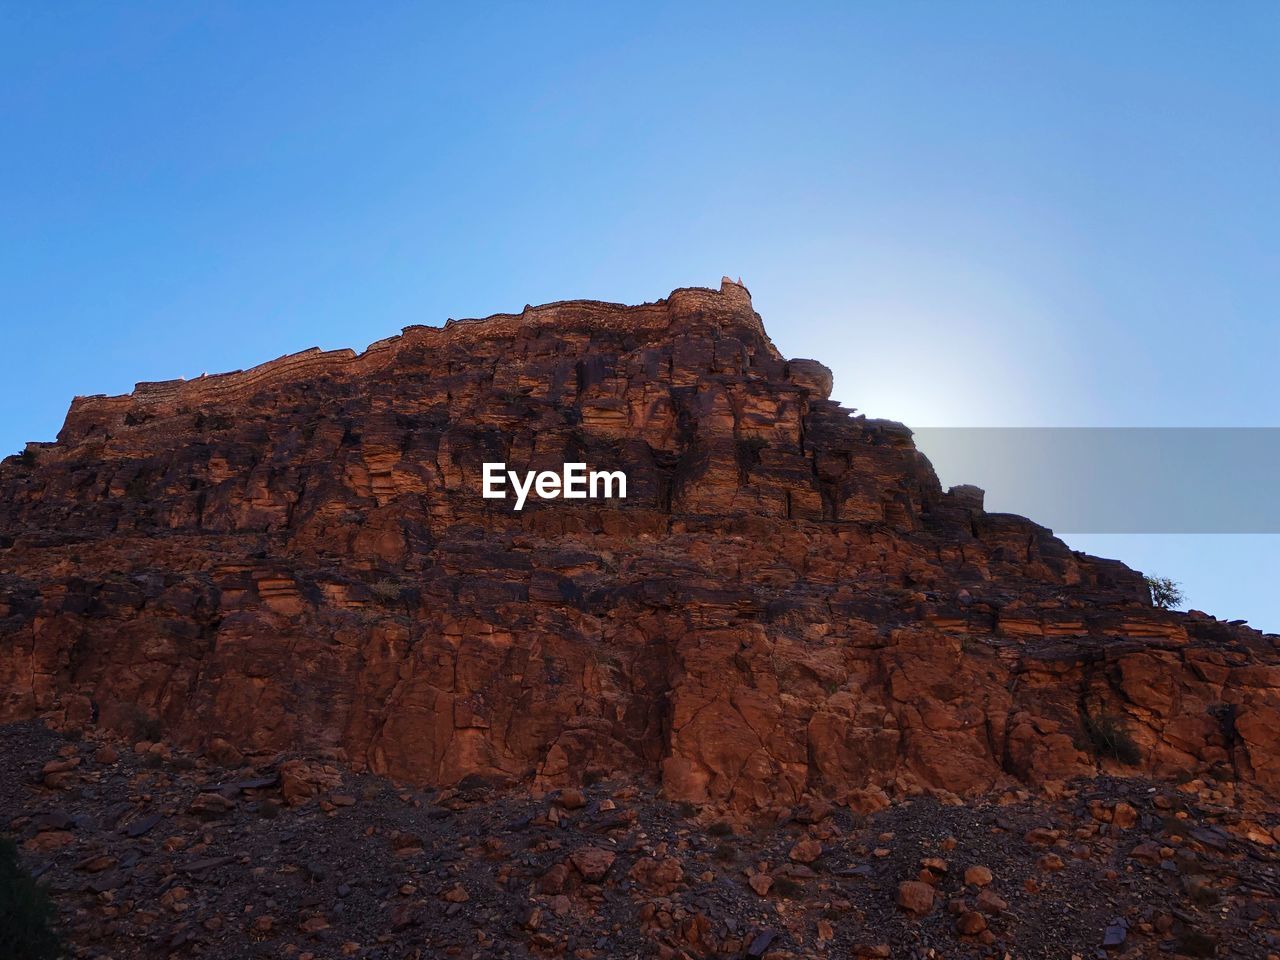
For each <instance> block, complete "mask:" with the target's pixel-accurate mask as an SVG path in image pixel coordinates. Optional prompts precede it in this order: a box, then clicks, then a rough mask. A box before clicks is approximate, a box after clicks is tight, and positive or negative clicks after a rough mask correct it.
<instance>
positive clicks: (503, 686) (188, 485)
mask: <svg viewBox="0 0 1280 960" xmlns="http://www.w3.org/2000/svg"><path fill="white" fill-rule="evenodd" d="M831 386H832V384H831V373H830V371H829V370H827V369H826V368H825V367H824V366H823V365H822V364H820V363H818V362H816V361H813V360H787V359H785V358H784V357H783V356H782V355H781V354H780V353H779V352H778V350H777V349H776V348H775V347H774V345H773V343H772V342H771V341H770V339H769V337H768V335H767V334H766V332H765V329H764V326H763V324H762V322H761V320H760V317H759V316H758V315H757V314H756V313H755V312H754V311H753V309H752V305H751V300H750V297H749V295H748V293H747V291H746V290H745V289H744V288H743V287H741V286H739V285H736V284H733V283H730V282H725V283H723V284H722V285H721V288H720V289H719V290H718V291H717V290H710V289H683V290H677V291H675V292H673V293H672V294H671V295H670V296H669V297H668V298H666V299H665V300H661V301H658V302H657V303H652V304H646V305H643V306H636V307H628V306H621V305H616V304H608V303H597V302H581V301H578V302H565V303H555V304H549V305H546V306H541V307H527V308H526V309H525V310H524V311H523V312H522V313H520V314H518V315H500V316H494V317H489V318H487V319H484V320H472V321H461V322H451V323H450V324H448V325H446V326H445V327H443V328H432V327H410V328H408V329H406V330H405V331H404V332H403V333H402V334H401V335H400V336H397V337H392V338H390V339H387V340H383V341H380V342H378V343H376V344H374V345H372V346H371V347H370V348H369V349H368V350H367V351H365V352H364V353H362V354H359V355H356V354H355V353H353V352H351V351H337V352H332V353H324V352H320V351H314V350H313V351H308V352H304V353H300V354H296V355H293V356H289V357H284V358H282V359H280V360H277V361H274V362H271V363H267V364H264V365H262V366H260V367H257V368H254V369H252V370H248V371H243V372H238V373H231V374H225V375H221V376H212V377H203V378H200V379H198V380H193V381H174V382H168V383H150V384H139V385H138V388H137V389H136V390H135V392H134V393H133V394H131V395H128V396H121V397H83V398H77V399H76V400H75V402H74V403H73V404H72V407H71V410H70V413H69V414H68V417H67V421H66V425H65V426H64V428H63V430H62V432H61V433H60V434H59V436H58V440H57V442H56V443H49V444H33V445H31V446H30V447H29V448H28V450H27V451H26V452H25V453H24V454H23V455H21V456H19V457H11V458H9V459H8V460H6V461H4V464H3V466H0V720H6V721H7V720H15V719H20V718H27V717H32V716H43V717H45V718H46V719H47V720H49V721H50V722H52V723H53V724H55V725H57V726H61V727H64V728H66V727H77V726H79V727H87V726H97V727H99V728H102V729H106V730H109V731H115V732H117V733H119V734H121V735H124V736H127V737H130V738H133V739H145V740H156V739H160V738H164V739H165V740H167V741H169V742H171V743H173V744H175V745H177V746H179V747H182V748H184V749H187V750H192V751H196V752H204V753H205V754H207V755H208V756H211V757H213V758H214V759H216V760H218V761H219V762H225V763H228V764H231V765H238V764H239V763H241V762H242V760H248V761H251V762H252V761H260V762H267V761H269V760H270V759H271V758H273V757H277V756H278V755H280V754H282V753H291V754H302V755H311V756H323V757H327V758H329V759H332V760H339V761H342V762H344V763H345V764H346V766H347V768H348V769H350V770H354V771H356V772H360V771H367V772H371V773H376V774H384V775H388V776H390V777H393V778H396V779H398V780H401V781H404V782H407V783H411V784H416V785H437V786H447V785H453V784H457V783H459V782H460V781H464V780H466V782H468V783H472V784H474V783H477V782H485V783H491V784H500V783H506V782H515V781H530V782H533V783H536V784H538V785H542V786H560V787H564V786H569V785H572V784H576V783H579V782H581V781H582V780H584V779H587V780H592V779H594V778H596V777H597V776H600V775H606V774H625V775H634V776H637V777H639V778H641V779H642V780H648V781H649V782H653V783H656V784H657V785H659V786H660V788H661V790H662V793H663V795H664V796H665V797H667V798H669V799H672V800H677V801H690V802H693V803H696V804H712V805H716V806H721V807H724V808H726V809H730V810H732V811H735V812H737V813H741V814H749V813H758V812H763V811H770V810H774V809H776V808H780V807H783V806H787V805H790V804H794V803H796V802H797V801H799V800H801V799H802V798H823V799H826V800H830V801H834V802H838V803H842V804H847V805H849V806H851V807H853V808H854V809H855V810H863V811H866V810H870V809H876V808H879V807H882V806H884V805H885V804H886V803H887V802H888V801H890V800H892V799H895V798H899V797H905V796H911V795H916V794H920V793H931V794H935V795H938V796H940V797H942V798H943V799H948V798H953V797H956V796H966V795H976V794H982V793H986V792H988V791H991V790H993V789H1002V788H1008V787H1017V786H1019V785H1030V786H1035V787H1045V788H1047V789H1049V790H1051V791H1052V790H1053V789H1055V788H1056V786H1057V784H1058V783H1060V782H1061V781H1064V780H1067V779H1069V778H1073V777H1077V776H1093V775H1095V774H1097V773H1099V772H1110V773H1119V774H1125V775H1127V774H1131V773H1132V774H1144V775H1150V776H1154V777H1157V778H1177V779H1181V780H1186V779H1189V778H1191V777H1195V776H1212V777H1215V778H1217V779H1218V781H1220V782H1222V783H1224V784H1227V785H1228V787H1229V789H1233V790H1235V791H1238V792H1239V795H1240V796H1241V797H1246V798H1248V797H1253V798H1261V799H1265V798H1267V797H1271V798H1274V797H1275V796H1276V795H1277V793H1280V750H1278V749H1277V746H1276V736H1275V731H1276V730H1277V729H1280V655H1278V653H1277V645H1276V638H1275V637H1274V636H1264V635H1262V634H1260V633H1258V632H1256V631H1254V630H1251V629H1249V628H1248V627H1246V626H1243V625H1240V624H1238V623H1237V624H1228V623H1223V622H1219V621H1216V620H1214V619H1212V618H1209V617H1205V616H1188V615H1184V614H1179V613H1173V612H1168V611H1162V610H1158V609H1154V608H1153V607H1152V606H1151V604H1150V601H1149V599H1148V597H1147V593H1146V590H1145V587H1144V585H1143V581H1142V578H1141V577H1140V576H1139V575H1138V574H1137V573H1135V572H1133V571H1131V570H1129V569H1127V568H1126V567H1124V566H1123V565H1122V564H1119V563H1116V562H1114V561H1107V560H1100V559H1097V558H1094V557H1088V556H1084V555H1081V554H1077V553H1073V552H1072V551H1071V550H1070V549H1068V548H1067V547H1066V546H1065V545H1064V544H1063V543H1062V542H1061V541H1060V540H1058V539H1056V538H1055V537H1054V536H1053V535H1052V533H1051V532H1050V531H1049V530H1046V529H1044V528H1042V527H1039V526H1037V525H1036V524H1035V523H1033V522H1031V521H1029V520H1026V519H1023V518H1020V517H1015V516H1008V515H1001V514H992V513H987V512H985V511H984V509H983V505H982V497H981V492H980V491H977V490H976V489H975V488H970V487H960V488H954V489H952V490H943V489H942V488H941V486H940V485H939V482H938V479H937V477H936V475H935V474H934V472H933V470H932V468H931V467H930V465H929V463H928V461H927V460H926V459H925V458H924V457H923V456H922V455H921V454H920V453H919V452H918V451H917V450H916V449H915V447H914V445H913V443H912V438H911V432H910V431H909V430H908V429H906V428H905V427H903V426H902V425H900V424H897V423H892V422H887V421H881V420H870V419H866V418H865V417H861V416H856V415H854V414H853V413H852V412H851V411H849V410H847V409H844V408H842V407H841V406H840V405H839V404H837V403H835V402H833V401H832V400H830V399H829V395H830V391H831ZM850 392H856V390H851V391H850ZM570 461H571V462H585V463H586V464H588V465H589V466H590V467H591V468H593V469H607V470H623V471H625V472H626V474H627V477H628V491H627V492H628V496H627V498H626V499H625V500H610V501H604V500H563V499H556V500H550V499H544V500H539V499H535V498H531V499H530V502H529V504H528V505H526V506H525V508H524V509H523V510H522V511H519V512H516V511H514V510H513V509H512V505H511V503H510V501H502V500H492V499H484V498H482V496H481V469H482V464H483V463H485V462H504V463H506V464H507V465H508V466H510V467H511V468H513V469H519V470H521V471H523V470H528V469H534V470H543V469H550V470H557V471H558V470H559V469H560V467H561V465H562V464H563V463H564V462H570Z"/></svg>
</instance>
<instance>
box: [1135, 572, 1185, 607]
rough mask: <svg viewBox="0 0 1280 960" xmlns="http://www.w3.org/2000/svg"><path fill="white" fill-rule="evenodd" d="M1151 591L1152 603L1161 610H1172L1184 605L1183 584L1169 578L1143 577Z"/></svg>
mask: <svg viewBox="0 0 1280 960" xmlns="http://www.w3.org/2000/svg"><path fill="white" fill-rule="evenodd" d="M1142 579H1144V580H1146V581H1147V589H1148V590H1150V591H1151V602H1152V603H1154V604H1155V605H1156V606H1157V607H1159V608H1160V609H1161V610H1170V609H1172V608H1173V607H1176V606H1178V605H1180V604H1181V603H1182V601H1183V600H1184V599H1185V598H1184V597H1183V595H1182V584H1180V583H1178V582H1177V581H1176V580H1170V579H1169V578H1168V577H1143V578H1142Z"/></svg>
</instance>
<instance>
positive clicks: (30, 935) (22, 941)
mask: <svg viewBox="0 0 1280 960" xmlns="http://www.w3.org/2000/svg"><path fill="white" fill-rule="evenodd" d="M52 924H53V905H52V904H51V903H50V902H49V897H48V895H47V894H46V893H45V892H44V888H42V887H40V886H39V885H38V884H37V883H36V882H35V880H33V879H32V877H31V874H30V873H28V872H27V870H26V868H25V867H23V866H22V864H21V863H20V862H19V860H18V848H17V847H16V846H14V843H13V841H12V840H10V839H9V838H8V837H0V957H7V958H11V960H53V958H55V957H60V956H62V943H61V941H59V939H58V936H57V934H55V933H54V932H53V928H52Z"/></svg>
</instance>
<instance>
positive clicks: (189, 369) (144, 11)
mask: <svg viewBox="0 0 1280 960" xmlns="http://www.w3.org/2000/svg"><path fill="white" fill-rule="evenodd" d="M462 6H463V5H461V4H455V5H450V6H449V7H446V6H445V5H440V7H439V8H438V9H436V8H433V7H432V6H431V5H427V4H394V3H379V4H357V3H354V2H353V3H347V4H325V3H316V2H307V3H283V2H277V3H270V4H262V3H248V2H246V3H231V2H219V3H203V4H202V3H158V2H157V3H151V4H130V3H115V4H104V3H72V2H67V3H61V2H60V3H46V4H38V3H27V2H13V0H10V2H5V3H3V5H0V122H2V124H3V127H2V129H3V131H4V142H5V149H4V150H3V151H2V152H0V190H2V191H3V192H2V193H0V198H2V204H0V213H2V215H0V317H3V321H2V322H3V341H2V342H3V346H4V347H5V352H6V355H7V358H8V362H7V363H6V364H5V376H4V377H3V379H2V380H0V411H2V412H3V417H0V450H4V451H6V452H13V451H17V450H18V449H20V448H21V446H22V444H23V443H24V442H25V441H27V440H33V439H52V437H53V435H54V434H55V433H56V432H57V430H58V428H59V426H60V424H61V421H62V418H63V415H64V413H65V411H66V407H67V404H68V402H69V400H70V398H71V397H72V395H74V394H78V393H81V394H89V393H119V392H124V391H127V390H128V389H130V388H131V386H132V385H133V383H134V382H135V381H138V380H149V379H166V378H170V377H175V376H194V375H198V374H200V373H201V372H203V371H208V372H215V371H219V370H225V369H234V368H238V367H245V366H249V365H251V364H254V363H257V362H260V361H262V360H265V359H268V358H271V357H275V356H278V355H280V354H283V353H287V352H291V351H294V350H297V349H300V348H303V347H307V346H311V345H319V346H322V347H326V348H332V347H339V346H355V347H357V348H359V347H363V346H364V345H365V344H367V343H369V342H370V341H372V340H376V339H379V338H381V337H383V336H386V335H387V334H389V333H392V332H395V331H396V330H398V329H399V328H400V327H402V326H404V325H406V324H410V323H438V322H441V321H443V320H444V319H445V318H446V317H448V316H457V317H460V316H477V315H484V314H488V313H492V312H495V311H500V310H512V309H519V308H520V307H521V306H523V305H524V304H525V303H526V302H531V303H538V302H543V301H547V300H556V299H565V298H571V297H592V298H601V299H608V300H622V301H628V302H639V301H643V300H652V299H656V298H658V297H660V296H663V295H664V294H666V293H667V292H668V291H669V290H670V289H671V288H673V287H676V286H684V285H691V284H715V283H716V282H717V281H718V279H719V277H720V275H721V274H722V273H730V274H732V275H734V276H737V275H739V274H741V275H742V276H743V277H744V279H745V280H746V281H747V283H748V284H749V285H750V287H751V289H752V292H753V294H754V296H755V302H756V306H757V308H758V309H759V310H760V312H761V313H762V314H763V315H764V317H765V320H766V322H767V323H768V325H769V329H770V331H771V333H772V335H773V338H774V340H775V342H776V343H777V344H778V345H779V347H780V348H781V349H782V350H783V351H784V352H785V353H787V354H789V355H791V356H816V357H820V358H822V359H824V360H825V361H826V362H827V363H829V364H830V365H831V366H832V367H833V368H834V370H835V373H836V396H837V398H838V399H840V400H842V401H843V402H845V403H846V404H849V405H852V406H856V407H858V408H860V409H862V410H865V411H866V412H868V413H870V414H873V415H877V416H890V417H893V418H895V419H901V420H905V421H906V422H908V423H911V424H916V425H921V426H926V425H927V426H950V425H981V426H986V425H992V426H1004V425H1041V424H1044V425H1061V426H1093V425H1106V426H1111V425H1114V426H1134V425H1138V426H1205V425H1209V426H1214V425H1237V426H1277V425H1280V387H1278V386H1277V372H1278V371H1277V361H1278V360H1280V317H1278V316H1277V310H1278V308H1280V294H1278V292H1277V286H1278V282H1277V278H1280V262H1278V260H1280V149H1278V148H1280V142H1278V141H1280V106H1278V104H1280V4H1276V3H1274V2H1268V3H1256V4H1250V3H1231V4H1210V3H1197V4H1192V3H1177V2H1163V0H1162V2H1153V3H1117V4H1079V3H1070V4H1049V3H1037V4H1023V3H1003V4H979V3H949V2H948V3H942V2H939V3H931V4H930V3H909V2H908V3H888V2H883V3H862V4H831V5H829V6H824V5H820V4H814V5H804V6H801V5H783V4H768V5H759V6H756V5H751V4H744V3H734V4H724V5H712V4H672V5H654V4H645V5H643V10H641V9H640V6H641V5H634V6H635V7H636V9H635V10H630V11H624V10H622V9H620V7H621V5H610V6H612V7H613V9H602V8H603V7H604V6H605V5H598V4H582V5H574V6H562V5H547V4H513V5H494V6H485V7H483V9H479V8H477V9H471V10H466V11H463V10H462V9H461V8H462ZM1223 469H1225V470H1247V469H1248V464H1224V467H1223ZM944 479H945V480H947V481H948V482H959V481H961V480H965V479H974V480H976V481H977V482H981V478H960V477H946V478H944ZM994 506H996V507H998V506H999V504H995V505H994ZM1278 541H1280V538H1278V537H1212V536H1197V537H1185V536H1184V537H1142V538H1134V537H1126V538H1105V539H1101V538H1089V539H1088V541H1086V540H1085V539H1084V538H1076V539H1074V540H1072V542H1073V545H1076V546H1079V547H1082V548H1089V549H1103V550H1106V551H1107V552H1110V553H1111V554H1112V555H1116V556H1119V557H1120V558H1121V559H1124V560H1127V561H1129V562H1130V563H1132V564H1133V565H1135V566H1138V567H1139V568H1142V569H1147V570H1150V571H1153V572H1158V573H1164V574H1168V575H1170V576H1173V577H1175V578H1178V579H1180V580H1182V581H1183V582H1184V584H1185V586H1186V590H1187V593H1188V597H1189V600H1190V602H1191V604H1192V605H1194V606H1198V607H1201V608H1204V609H1207V610H1209V611H1210V612H1213V613H1216V614H1219V615H1222V616H1242V617H1248V618H1250V619H1251V620H1252V621H1253V622H1255V623H1256V624H1258V625H1260V626H1263V627H1266V628H1269V629H1271V630H1280V590H1277V583H1278V582H1280V542H1278Z"/></svg>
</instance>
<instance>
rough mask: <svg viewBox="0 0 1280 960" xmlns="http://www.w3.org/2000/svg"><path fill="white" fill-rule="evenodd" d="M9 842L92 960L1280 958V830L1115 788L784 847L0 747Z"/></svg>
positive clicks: (567, 812) (1194, 787) (633, 806)
mask: <svg viewBox="0 0 1280 960" xmlns="http://www.w3.org/2000/svg"><path fill="white" fill-rule="evenodd" d="M0 755H2V756H3V757H4V758H5V761H6V762H5V765H4V770H3V772H2V773H0V817H2V819H0V827H2V828H3V829H4V830H6V831H8V832H10V833H12V834H13V836H14V838H15V839H16V841H17V842H18V843H19V846H20V848H21V849H22V851H23V858H24V860H25V862H26V864H27V866H28V867H29V868H30V869H31V870H32V871H33V872H34V873H35V874H37V875H38V876H39V877H40V879H41V881H42V882H43V883H45V884H47V885H48V886H49V888H50V889H51V891H52V893H53V895H54V897H55V902H56V904H57V907H58V911H59V915H60V918H61V922H62V925H63V929H64V934H65V938H66V940H67V942H68V943H69V944H70V945H71V946H72V947H73V955H74V956H77V957H120V958H124V957H171V956H172V957H188V956H191V957H194V956H204V957H264V958H265V957H288V958H298V960H304V958H308V957H316V958H328V957H367V958H387V960H391V958H402V957H407V958H424V957H436V956H457V957H526V956H573V957H579V958H584V960H586V958H592V957H650V956H659V957H664V958H665V957H710V956H725V957H751V958H760V957H767V958H779V960H781V958H785V957H826V956H831V957H895V958H896V957H911V958H917V957H933V958H952V957H954V958H968V957H975V958H976V957H996V958H1004V957H1009V958H1054V960H1059V958H1060V960H1067V958H1072V957H1081V958H1084V957H1097V956H1108V957H1155V956H1162V957H1164V956H1168V957H1179V956H1181V957H1240V958H1246V957H1248V958H1263V957H1272V956H1280V843H1278V841H1280V819H1277V818H1270V819H1268V818H1266V817H1259V816H1245V815H1242V814H1240V813H1238V812H1237V809H1236V807H1235V806H1233V799H1234V797H1233V791H1232V789H1231V786H1230V785H1229V784H1217V783H1214V782H1209V781H1204V780H1193V781H1190V782H1187V783H1183V784H1180V785H1175V784H1171V783H1157V782H1149V781H1146V780H1137V779H1128V780H1126V779H1115V778H1109V777H1102V778H1098V779H1094V780H1084V781H1078V782H1076V783H1075V784H1072V785H1068V786H1067V788H1065V789H1063V790H1062V791H1061V793H1060V795H1057V796H1055V797H1051V798H1045V797H1040V798H1037V797H1033V796H1031V795H1030V794H1027V793H1025V792H1016V793H1006V794H1003V795H998V796H992V797H990V798H988V799H986V800H983V801H980V802H973V803H969V804H966V805H944V804H941V803H939V802H937V801H936V800H932V799H926V798H920V799H916V800H914V801H908V802H903V803H898V804H895V805H893V806H891V807H889V808H888V809H885V810H882V811H880V812H878V813H875V814H872V815H871V816H868V817H861V816H858V815H856V814H854V813H852V812H850V811H849V810H848V809H845V808H832V807H829V806H827V805H825V804H822V803H820V802H817V801H813V802H809V803H804V804H801V805H800V806H797V807H794V808H791V809H790V810H789V811H787V812H785V813H783V814H781V815H780V816H778V817H776V819H774V820H773V821H770V822H760V821H755V822H747V821H742V820H737V821H734V820H729V819H721V818H720V817H719V816H718V815H717V814H716V812H714V811H713V810H711V809H710V808H706V809H697V808H694V807H692V806H689V805H677V804H672V803H669V802H666V801H663V800H661V799H658V797H657V796H656V794H655V789H654V786H653V785H652V784H648V783H642V782H632V781H621V780H600V781H596V782H594V783H591V784H589V785H588V786H586V787H585V788H583V789H578V788H566V789H563V790H558V791H551V792H547V793H542V792H538V791H536V790H533V791H531V790H529V789H527V788H523V787H522V788H497V787H494V786H492V785H490V784H487V783H485V782H484V781H483V780H481V779H479V778H472V780H470V781H464V782H463V783H462V784H460V785H459V786H458V787H457V788H454V789H449V790H443V791H432V790H411V789H404V788H401V787H399V786H397V785H395V784H393V783H392V782H390V781H388V780H385V779H381V778H378V777H374V776H369V775H363V776H353V775H351V774H349V773H347V772H345V771H344V769H343V768H342V766H341V765H339V764H336V763H335V764H325V763H322V762H318V761H315V760H298V759H289V758H287V757H282V758H278V759H277V760H276V761H275V762H273V763H271V764H270V765H267V766H259V767H258V768H249V767H242V768H240V769H234V770H233V769H227V768H224V767H219V766H217V765H215V764H214V763H212V762H211V761H210V760H208V759H206V758H203V757H202V758H198V759H197V758H193V757H192V756H189V755H187V754H184V753H182V752H180V751H176V750H173V749H172V748H170V747H168V746H167V745H164V744H149V743H146V742H145V741H144V742H140V743H137V744H127V743H122V742H119V741H115V740H111V739H106V738H100V737H99V736H98V735H97V734H96V733H92V732H91V733H83V732H73V733H72V734H71V735H70V736H68V735H65V734H58V733H55V732H53V731H51V730H48V729H46V728H45V727H44V726H42V725H41V724H39V723H38V722H21V723H13V724H9V725H7V726H5V727H3V728H0Z"/></svg>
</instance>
